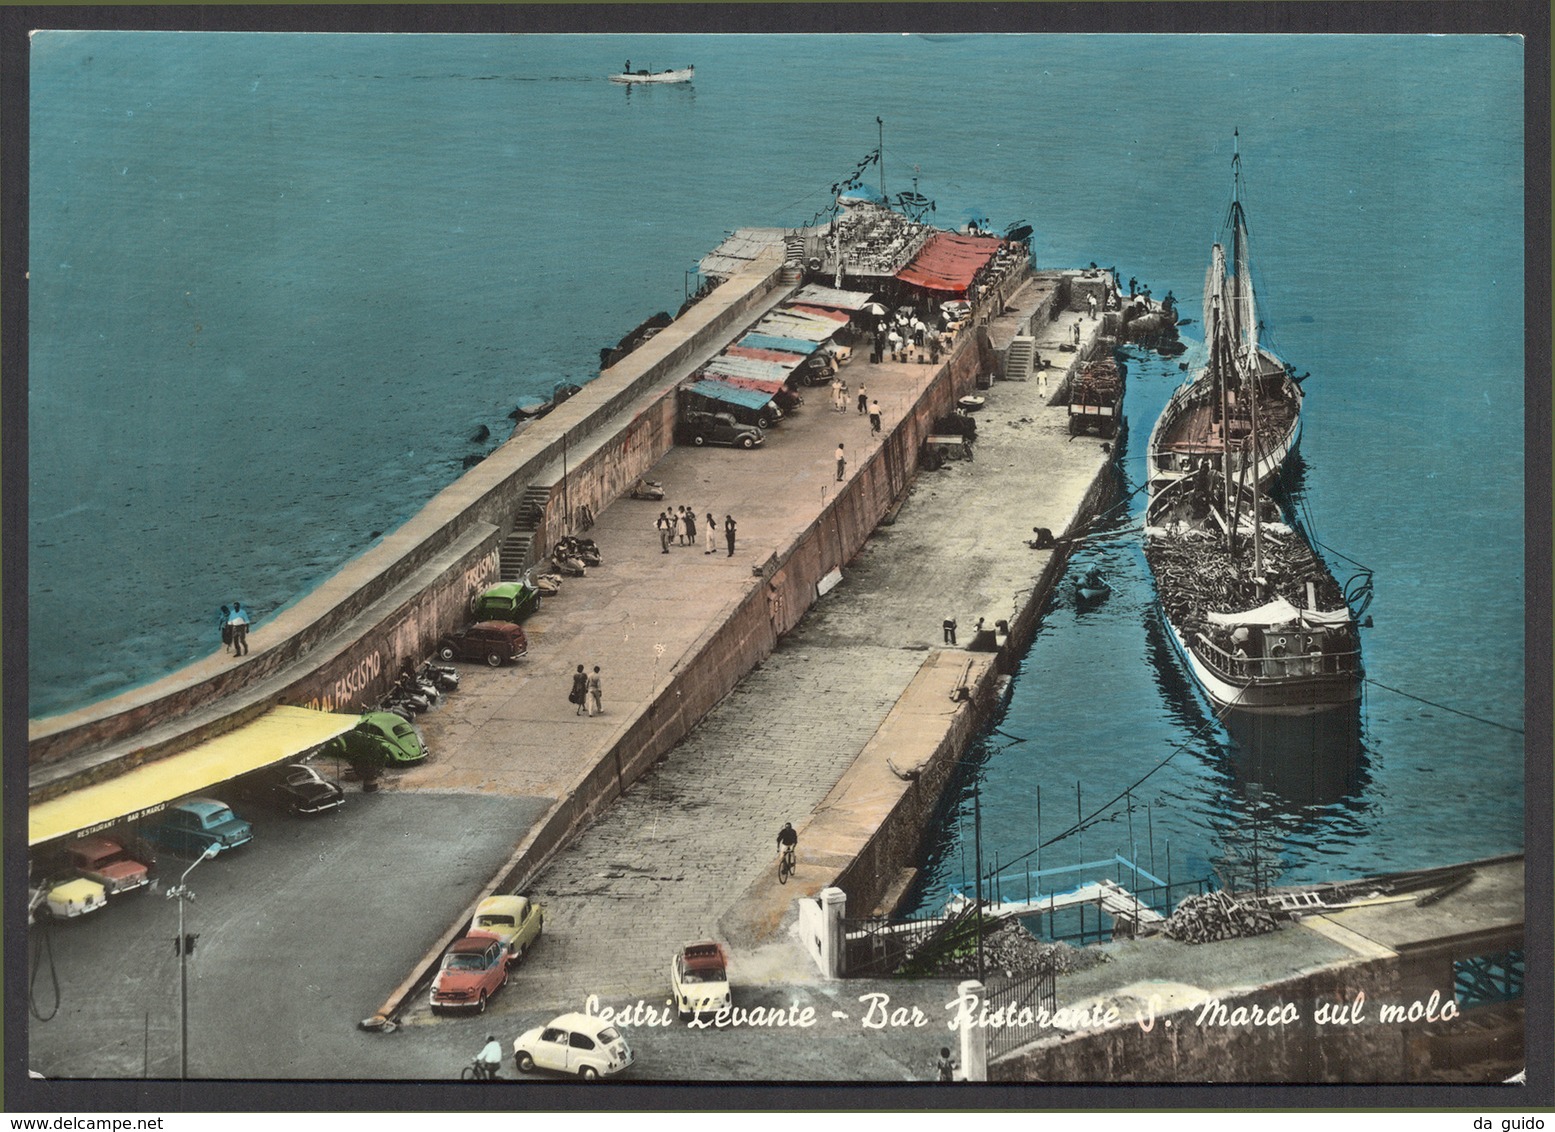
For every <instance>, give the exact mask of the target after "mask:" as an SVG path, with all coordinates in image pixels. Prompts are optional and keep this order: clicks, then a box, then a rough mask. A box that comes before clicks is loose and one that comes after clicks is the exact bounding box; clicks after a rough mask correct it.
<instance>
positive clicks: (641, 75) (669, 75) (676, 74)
mask: <svg viewBox="0 0 1555 1132" xmlns="http://www.w3.org/2000/svg"><path fill="white" fill-rule="evenodd" d="M696 71H697V69H696V68H695V67H681V68H680V69H679V70H672V71H622V72H621V73H620V74H618V75H611V76H610V81H611V82H613V83H689V82H690V81H691V80H692V79H694V78H695V77H696Z"/></svg>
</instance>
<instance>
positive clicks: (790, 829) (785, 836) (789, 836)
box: [777, 822, 799, 860]
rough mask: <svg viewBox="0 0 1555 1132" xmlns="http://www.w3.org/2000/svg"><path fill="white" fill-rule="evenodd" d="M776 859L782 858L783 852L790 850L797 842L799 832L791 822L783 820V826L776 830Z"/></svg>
mask: <svg viewBox="0 0 1555 1132" xmlns="http://www.w3.org/2000/svg"><path fill="white" fill-rule="evenodd" d="M777 843H778V859H779V860H782V858H783V854H784V853H787V852H790V851H791V850H793V849H794V848H795V847H796V846H797V845H798V844H799V832H798V830H796V829H795V828H794V826H793V823H792V822H784V823H783V828H782V829H780V830H778V835H777Z"/></svg>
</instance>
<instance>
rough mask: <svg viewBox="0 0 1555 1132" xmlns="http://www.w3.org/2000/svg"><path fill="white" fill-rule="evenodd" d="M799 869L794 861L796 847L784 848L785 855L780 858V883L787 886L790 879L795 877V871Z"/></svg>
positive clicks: (786, 846)
mask: <svg viewBox="0 0 1555 1132" xmlns="http://www.w3.org/2000/svg"><path fill="white" fill-rule="evenodd" d="M797 867H798V866H797V865H796V863H795V861H794V847H793V846H792V845H785V846H783V855H782V856H781V857H779V858H778V883H779V884H787V883H788V878H789V877H791V876H793V875H794V869H795V868H797Z"/></svg>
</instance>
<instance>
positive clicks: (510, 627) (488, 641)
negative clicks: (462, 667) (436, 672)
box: [437, 621, 529, 668]
mask: <svg viewBox="0 0 1555 1132" xmlns="http://www.w3.org/2000/svg"><path fill="white" fill-rule="evenodd" d="M528 651H529V638H527V637H525V636H524V630H523V629H521V628H519V627H518V626H517V625H514V624H511V623H510V622H507V621H477V622H476V623H475V624H473V625H467V626H465V627H464V628H463V629H460V630H458V631H457V632H454V633H450V634H449V635H448V636H446V637H444V638H443V639H442V640H441V641H439V642H438V645H437V655H438V656H440V657H442V658H443V659H444V660H454V659H458V660H484V661H485V662H486V663H487V664H489V665H491V666H492V667H493V668H498V667H500V666H502V665H504V664H508V663H510V662H512V661H516V660H519V659H521V658H522V657H523V655H524V654H525V653H527V652H528Z"/></svg>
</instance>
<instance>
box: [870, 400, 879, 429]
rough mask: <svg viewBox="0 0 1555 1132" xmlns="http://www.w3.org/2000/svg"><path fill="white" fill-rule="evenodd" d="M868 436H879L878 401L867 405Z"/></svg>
mask: <svg viewBox="0 0 1555 1132" xmlns="http://www.w3.org/2000/svg"><path fill="white" fill-rule="evenodd" d="M869 435H871V436H879V435H880V402H879V401H878V400H876V401H871V402H870V403H869Z"/></svg>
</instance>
